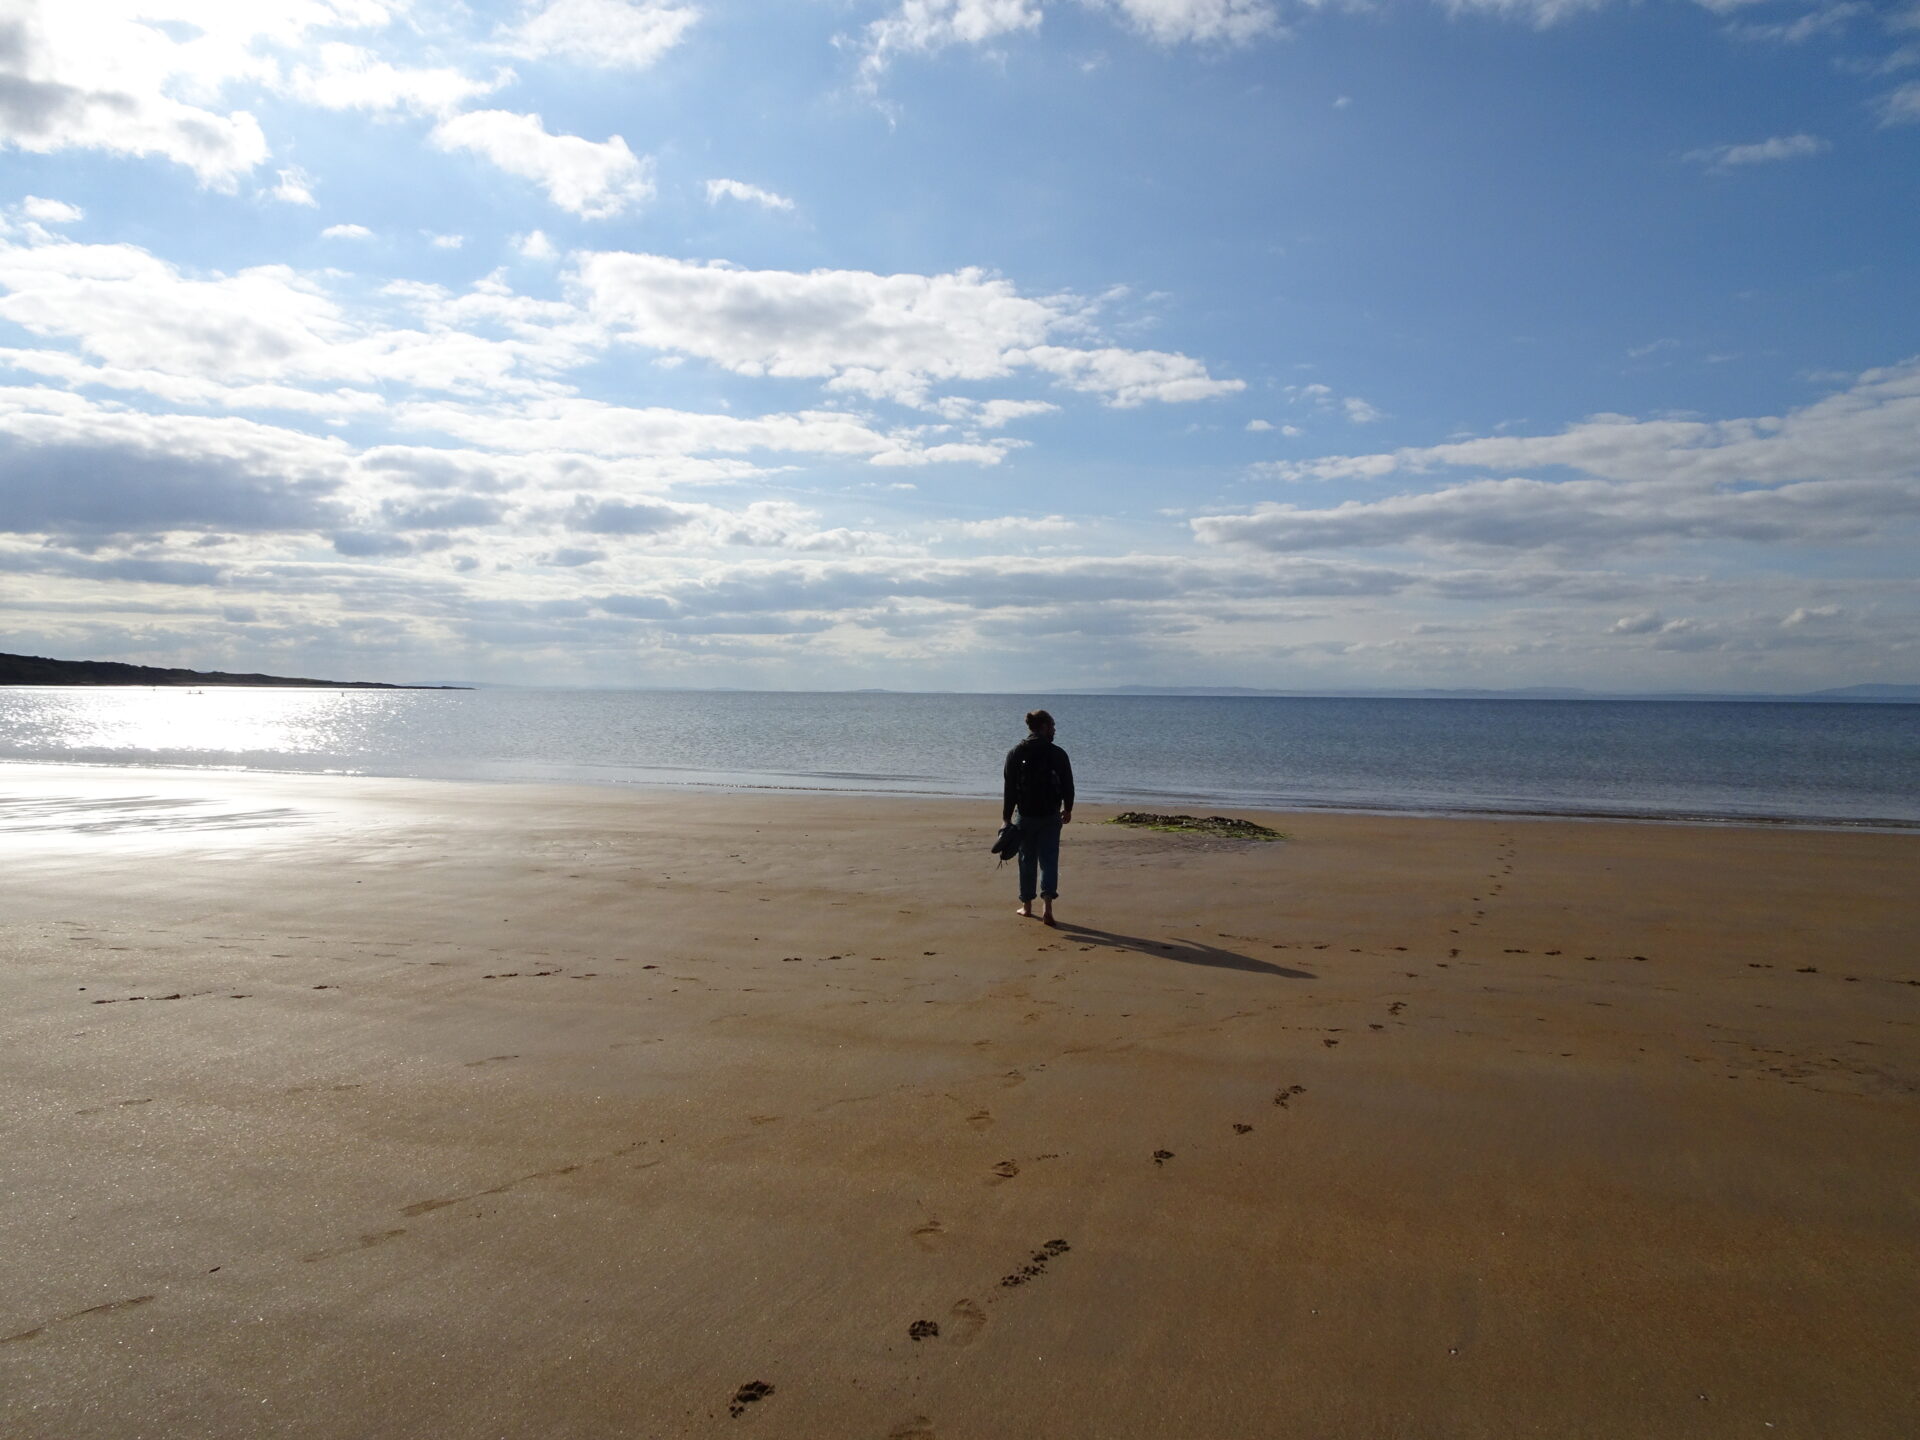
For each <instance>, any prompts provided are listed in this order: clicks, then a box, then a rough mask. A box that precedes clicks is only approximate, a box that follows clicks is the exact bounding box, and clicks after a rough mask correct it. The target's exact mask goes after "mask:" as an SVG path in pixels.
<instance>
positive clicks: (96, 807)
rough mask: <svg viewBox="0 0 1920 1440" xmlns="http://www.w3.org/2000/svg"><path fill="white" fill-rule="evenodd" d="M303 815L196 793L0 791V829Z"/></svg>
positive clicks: (275, 819) (235, 824) (157, 828)
mask: <svg viewBox="0 0 1920 1440" xmlns="http://www.w3.org/2000/svg"><path fill="white" fill-rule="evenodd" d="M306 818H307V816H306V815H305V813H304V812H302V811H299V810H295V809H292V808H290V807H287V806H279V807H276V808H274V809H270V810H234V809H230V808H227V807H225V806H223V805H222V804H221V803H220V802H219V801H218V800H212V799H202V798H199V797H196V796H175V797H168V796H163V795H111V796H83V795H37V796H20V795H0V834H8V833H12V834H32V833H49V832H53V833H59V832H65V833H68V834H74V835H112V834H119V833H124V832H129V831H131V832H140V831H148V832H163V831H179V830H260V829H265V828H267V827H270V826H277V825H299V824H302V823H303V822H304V821H305V820H306Z"/></svg>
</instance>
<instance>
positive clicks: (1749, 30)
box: [1731, 0, 1868, 45]
mask: <svg viewBox="0 0 1920 1440" xmlns="http://www.w3.org/2000/svg"><path fill="white" fill-rule="evenodd" d="M1867 8H1868V7H1867V6H1866V5H1864V4H1859V3H1855V0H1841V3H1839V4H1828V5H1824V6H1822V7H1821V8H1820V9H1818V10H1809V11H1807V13H1806V14H1804V15H1801V16H1798V17H1796V18H1795V19H1793V20H1788V21H1782V22H1779V23H1776V24H1771V25H1735V26H1732V27H1731V29H1732V32H1733V33H1734V34H1735V35H1738V36H1739V37H1740V38H1741V39H1743V40H1772V41H1777V42H1778V43H1780V44H1783V45H1799V44H1801V43H1802V42H1804V41H1806V40H1809V39H1811V38H1813V37H1814V36H1816V35H1824V34H1827V33H1829V32H1832V31H1837V30H1839V29H1841V28H1842V27H1844V26H1845V25H1846V24H1847V22H1848V21H1850V20H1852V19H1853V18H1854V17H1855V16H1857V15H1861V14H1864V13H1865V12H1866V10H1867Z"/></svg>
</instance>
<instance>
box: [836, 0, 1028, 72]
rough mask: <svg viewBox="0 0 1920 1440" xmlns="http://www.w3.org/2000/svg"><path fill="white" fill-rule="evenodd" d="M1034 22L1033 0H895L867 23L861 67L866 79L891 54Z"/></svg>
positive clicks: (987, 36) (972, 41)
mask: <svg viewBox="0 0 1920 1440" xmlns="http://www.w3.org/2000/svg"><path fill="white" fill-rule="evenodd" d="M1039 26H1040V4H1039V0H901V3H900V7H899V9H897V10H895V11H894V12H893V13H892V14H890V15H887V16H883V17H882V18H881V19H878V20H875V21H874V22H873V23H872V24H870V25H868V26H867V33H866V53H865V55H863V56H862V58H861V70H862V71H863V73H864V74H865V75H866V76H867V77H868V79H869V80H870V81H871V80H872V79H874V78H876V77H877V76H878V75H879V73H880V72H881V71H883V70H885V69H886V67H887V65H888V64H889V63H890V62H891V61H892V59H893V57H894V56H895V55H899V54H905V53H912V52H916V51H918V52H922V53H924V52H928V51H933V50H943V49H945V48H946V47H947V46H949V45H983V44H986V43H987V42H988V41H991V40H996V39H998V38H999V37H1000V36H1002V35H1010V34H1013V33H1016V32H1018V31H1022V30H1036V29H1038V28H1039Z"/></svg>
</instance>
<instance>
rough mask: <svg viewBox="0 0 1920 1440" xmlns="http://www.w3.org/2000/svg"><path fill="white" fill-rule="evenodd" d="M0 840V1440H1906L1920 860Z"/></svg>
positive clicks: (1764, 845)
mask: <svg viewBox="0 0 1920 1440" xmlns="http://www.w3.org/2000/svg"><path fill="white" fill-rule="evenodd" d="M0 800H3V801H4V804H0V857H3V858H4V866H3V867H0V875H3V878H0V885H3V886H4V900H5V903H4V917H3V919H0V1067H3V1068H0V1076H4V1086H0V1127H3V1128H4V1135H0V1218H3V1226H4V1235H5V1239H6V1244H5V1246H4V1247H3V1248H0V1434H3V1435H5V1436H6V1437H8V1440H43V1437H44V1440H93V1437H111V1440H128V1437H135V1436H144V1437H201V1436H206V1437H255V1436H297V1437H307V1436H313V1437H320V1436H325V1437H388V1436H392V1437H450V1440H456V1437H457V1440H464V1437H476V1440H477V1437H596V1440H598V1437H626V1436H658V1437H677V1436H706V1435H716V1436H747V1435H758V1436H763V1437H773V1436H782V1437H832V1440H840V1437H874V1440H908V1437H938V1440H964V1437H979V1440H1002V1437H1028V1436H1032V1437H1083V1436H1084V1437H1095V1436H1099V1437H1132V1436H1142V1437H1145V1436H1169V1437H1184V1436H1196V1437H1198V1436H1204V1437H1238V1436H1246V1437H1266V1436H1274V1437H1281V1436H1286V1437H1296V1436H1297V1437H1316V1440H1320V1437H1324V1440H1340V1437H1365V1440H1377V1437H1422V1440H1424V1437H1448V1440H1452V1437H1475V1436H1490V1437H1491V1436H1499V1437H1505V1436H1548V1437H1586V1436H1592V1437H1609V1440H1614V1437H1636V1440H1646V1437H1664V1436H1685V1437H1695V1436H1700V1437H1718V1436H1750V1437H1759V1436H1770V1437H1773V1436H1777V1437H1781V1440H1785V1437H1788V1436H1804V1437H1821V1440H1869V1437H1883V1436H1884V1437H1910V1436H1912V1435H1914V1434H1916V1433H1920V1365H1916V1362H1915V1355H1916V1351H1915V1342H1914V1337H1915V1334H1916V1333H1917V1332H1920V1289H1917V1282H1916V1275H1917V1273H1920V1267H1917V1266H1916V1264H1915V1261H1916V1256H1917V1252H1920V1167H1917V1166H1916V1157H1917V1156H1920V1124H1916V1121H1920V953H1917V952H1920V944H1917V943H1916V942H1917V941H1920V886H1916V885H1915V884H1914V883H1913V882H1914V878H1915V876H1916V874H1920V866H1917V865H1916V860H1920V837H1916V836H1912V835H1888V834H1859V833H1824V832H1801V831H1786V830H1765V829H1749V828H1702V827H1681V826H1654V825H1626V824H1603V823H1575V822H1554V821H1502V820H1465V819H1419V818H1404V817H1402V818H1392V817H1371V816H1361V815H1329V814H1301V815H1286V816H1278V817H1274V816H1259V815H1251V816H1250V818H1255V819H1264V820H1266V821H1267V823H1270V824H1273V825H1276V826H1277V827H1279V828H1280V829H1282V830H1284V831H1286V832H1287V837H1288V838H1286V839H1285V840H1283V841H1279V842H1274V843H1264V844H1263V843H1253V842H1233V841H1215V840H1206V839H1195V838H1192V837H1187V836H1180V835H1170V834H1159V833H1153V832H1143V831H1134V830H1123V829H1119V828H1116V827H1113V826H1110V825H1102V824H1098V823H1094V822H1098V821H1100V820H1102V819H1105V818H1106V817H1108V816H1110V815H1111V814H1113V813H1114V811H1113V809H1111V808H1101V807H1095V806H1087V807H1084V808H1083V809H1082V811H1081V812H1080V814H1079V815H1078V816H1077V817H1076V821H1075V823H1074V824H1073V825H1072V826H1071V827H1070V828H1069V829H1068V831H1067V832H1066V841H1065V846H1064V860H1063V887H1062V888H1063V898H1062V900H1061V903H1060V914H1061V917H1062V919H1063V920H1064V921H1065V922H1066V924H1065V925H1063V927H1062V928H1060V929H1058V930H1047V929H1045V928H1044V927H1042V926H1040V925H1039V924H1038V923H1037V922H1034V921H1023V920H1019V919H1017V918H1016V917H1015V916H1014V914H1013V907H1014V904H1015V894H1014V879H1013V869H1012V867H1011V866H1009V867H1007V868H1006V869H1004V870H999V871H996V869H995V867H994V862H993V860H992V858H991V857H990V856H989V855H988V854H987V850H986V847H987V846H988V844H989V843H990V842H991V840H992V838H993V834H994V830H995V828H996V826H997V822H998V818H999V817H998V811H997V808H996V807H995V806H994V805H993V804H992V803H991V802H986V803H980V802H967V803H962V802H955V801H917V800H904V799H880V798H862V797H855V796H826V797H822V796H799V795H779V794H768V793H754V794H739V793H721V792H685V791H682V792H671V791H637V790H636V791H630V790H624V789H618V788H604V789H584V788H558V787H544V786H506V785H502V786H483V785H455V784H435V783H428V782H413V781H395V780H362V779H348V778H341V777H290V776H262V775H238V774H229V773H216V772H205V773H199V772H186V771H167V772H161V771H145V772H143V771H131V770H108V769H85V768H78V767H72V768H62V767H51V766H20V765H15V766H7V767H0ZM1236 813H1246V812H1236Z"/></svg>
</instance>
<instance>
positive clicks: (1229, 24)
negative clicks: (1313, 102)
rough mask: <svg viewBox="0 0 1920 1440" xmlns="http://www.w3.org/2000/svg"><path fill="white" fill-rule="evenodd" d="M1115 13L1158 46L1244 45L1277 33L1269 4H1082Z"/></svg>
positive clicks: (1152, 0) (1095, 0)
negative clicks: (1187, 44)
mask: <svg viewBox="0 0 1920 1440" xmlns="http://www.w3.org/2000/svg"><path fill="white" fill-rule="evenodd" d="M1082 3H1084V4H1090V5H1092V6H1093V7H1094V8H1095V9H1102V10H1113V11H1117V12H1118V13H1119V14H1120V15H1121V16H1122V17H1123V18H1124V19H1125V20H1126V22H1127V24H1128V25H1130V26H1131V27H1132V28H1133V29H1135V30H1137V31H1139V32H1140V33H1141V34H1142V35H1145V36H1146V37H1147V38H1148V39H1150V40H1153V41H1156V42H1157V43H1159V44H1162V45H1178V44H1182V43H1191V44H1224V45H1244V44H1246V43H1247V42H1248V41H1250V40H1255V39H1258V38H1259V37H1260V36H1262V35H1268V34H1272V33H1273V32H1274V31H1276V30H1278V29H1279V28H1280V27H1279V20H1278V18H1277V16H1276V15H1275V13H1274V7H1273V5H1272V4H1271V3H1270V0H1082Z"/></svg>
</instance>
